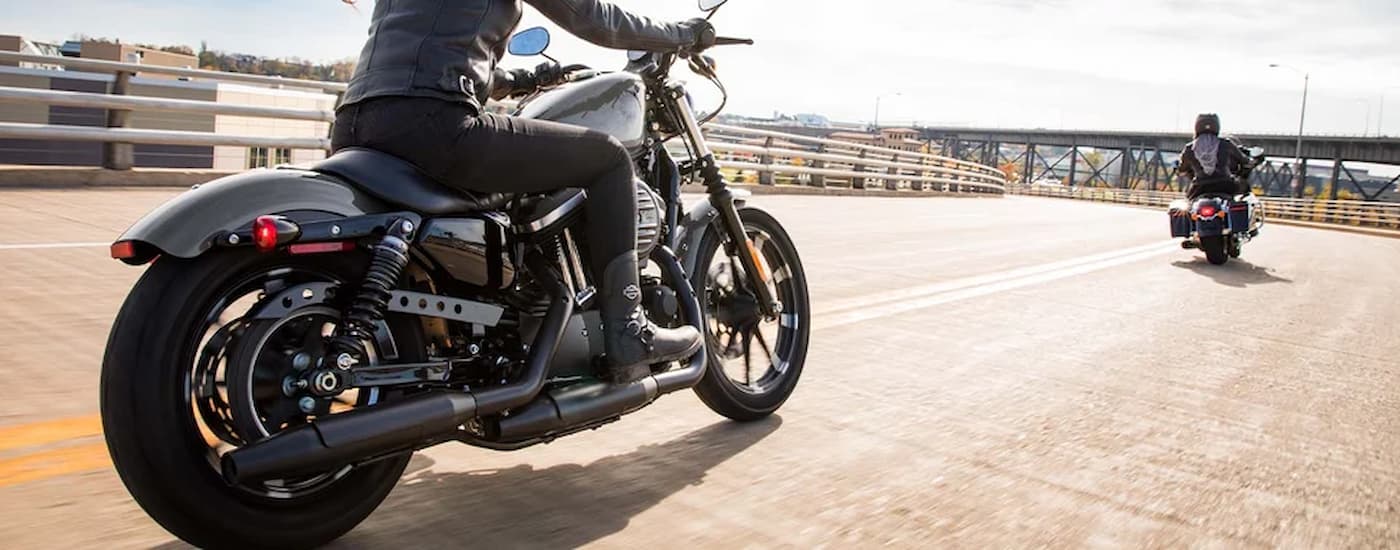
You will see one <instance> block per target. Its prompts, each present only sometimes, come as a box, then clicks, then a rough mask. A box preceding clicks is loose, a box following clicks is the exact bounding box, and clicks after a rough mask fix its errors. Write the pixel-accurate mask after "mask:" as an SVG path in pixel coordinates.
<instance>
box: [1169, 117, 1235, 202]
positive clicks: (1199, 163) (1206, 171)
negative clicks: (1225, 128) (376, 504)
mask: <svg viewBox="0 0 1400 550" xmlns="http://www.w3.org/2000/svg"><path fill="white" fill-rule="evenodd" d="M1253 162H1254V161H1252V160H1250V158H1249V157H1248V156H1245V154H1244V153H1243V152H1241V151H1240V148H1239V146H1237V145H1235V143H1234V142H1232V141H1230V140H1229V139H1224V138H1221V137H1220V116H1219V115H1216V114H1214V113H1205V114H1202V115H1199V116H1197V117H1196V139H1195V140H1193V141H1192V142H1191V143H1188V144H1186V148H1185V149H1182V151H1181V164H1180V165H1178V167H1177V173H1178V174H1179V175H1180V177H1181V178H1182V179H1183V180H1186V181H1190V182H1191V185H1190V186H1189V187H1187V189H1186V197H1187V198H1188V199H1195V198H1197V197H1200V196H1201V195H1207V194H1225V195H1247V194H1249V193H1250V188H1249V182H1248V181H1246V180H1245V178H1242V177H1240V176H1241V175H1243V174H1247V173H1248V171H1249V170H1250V169H1251V168H1253V167H1254V165H1253Z"/></svg>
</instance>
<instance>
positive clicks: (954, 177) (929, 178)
mask: <svg viewBox="0 0 1400 550" xmlns="http://www.w3.org/2000/svg"><path fill="white" fill-rule="evenodd" d="M705 132H706V143H707V144H708V145H709V146H710V149H711V150H713V151H714V152H715V155H716V156H717V157H718V158H719V161H720V166H721V167H723V168H724V169H725V170H727V171H729V172H731V178H733V179H735V180H737V181H740V182H741V183H748V181H747V180H748V179H749V177H750V176H753V177H754V179H755V180H756V181H754V182H752V183H758V184H760V185H797V186H810V187H845V188H850V189H881V190H891V191H900V190H908V191H916V192H917V191H942V192H954V193H991V194H1001V193H1004V192H1005V186H1006V183H1007V182H1006V176H1005V175H1004V174H1002V172H1001V171H999V170H997V169H995V168H992V167H990V166H984V165H981V164H977V163H973V162H967V161H964V160H959V159H955V158H951V157H944V156H940V155H932V154H928V153H923V152H917V151H902V150H898V149H891V148H887V147H879V146H875V145H868V144H863V143H852V142H847V141H837V140H831V139H823V138H815V137H808V136H799V135H793V134H785V133H781V132H774V131H770V130H759V129H756V128H745V127H742V126H731V125H727V124H715V123H711V124H707V125H706V126H705Z"/></svg>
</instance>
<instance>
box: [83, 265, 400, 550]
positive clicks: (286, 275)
mask: <svg viewBox="0 0 1400 550" xmlns="http://www.w3.org/2000/svg"><path fill="white" fill-rule="evenodd" d="M312 258H314V261H313V260H312V259H308V258H304V257H292V256H286V255H268V254H257V253H254V252H251V251H248V252H241V251H240V252H223V253H215V254H207V255H205V256H203V257H200V258H196V259H192V260H183V259H179V258H169V257H167V258H162V259H160V260H158V261H157V262H156V263H155V265H153V266H151V267H150V269H149V270H148V271H147V272H146V274H145V275H144V276H143V277H142V278H141V280H140V281H139V282H138V283H137V284H136V287H135V288H134V289H133V290H132V292H131V294H130V295H129V296H128V297H127V300H126V303H125V304H124V305H123V306H122V310H121V313H120V314H119V315H118V317H117V320H116V322H115V324H114V325H113V327H112V334H111V337H110V339H109V341H108V344H107V353H106V357H105V358H104V360H103V367H102V388H101V398H102V403H101V409H102V424H103V430H104V432H105V435H106V439H107V445H108V448H109V450H110V451H111V454H112V460H113V462H114V464H115V466H116V469H117V472H118V473H119V474H120V476H121V479H122V482H123V483H125V484H126V487H127V489H128V490H129V491H130V492H131V494H132V496H133V497H134V498H135V499H136V501H137V503H139V504H140V505H141V507H142V508H144V509H145V510H146V512H147V513H148V514H150V515H151V517H152V518H154V519H155V520H156V521H157V522H159V523H160V524H161V525H162V526H163V527H165V528H166V529H167V530H169V531H170V532H171V533H173V534H175V535H176V536H178V537H180V538H181V539H184V540H185V541H186V542H189V543H191V544H193V545H195V546H199V547H206V548H209V547H240V548H249V547H258V548H261V547H310V546H317V545H320V544H324V543H326V542H328V541H330V540H333V539H335V538H336V537H339V536H340V535H342V534H344V533H345V532H347V531H349V530H350V529H352V528H353V527H355V525H357V524H358V523H359V522H360V521H362V520H363V519H364V518H365V517H366V516H368V515H369V514H370V513H371V512H373V511H374V509H375V507H377V506H378V505H379V503H380V502H381V501H382V500H383V499H384V498H385V497H386V496H387V495H388V494H389V491H390V490H391V489H392V488H393V486H394V484H395V483H396V482H397V481H398V478H399V476H400V475H401V474H402V473H403V470H404V468H405V466H406V465H407V463H408V460H409V458H410V454H408V453H405V454H403V455H400V456H395V457H391V458H389V459H386V460H382V461H379V462H375V463H372V464H367V465H362V466H355V467H350V466H346V467H342V468H337V469H334V470H332V471H327V472H323V473H320V474H316V475H310V476H303V477H298V478H295V479H278V480H270V481H265V482H259V483H255V484H241V485H230V484H229V483H227V482H225V481H224V479H223V478H222V477H221V476H220V475H219V458H220V457H221V456H222V455H223V454H224V453H226V452H228V451H230V450H232V449H234V448H237V447H238V446H241V445H244V444H246V443H247V442H249V441H255V440H257V439H261V438H263V437H267V436H269V435H272V434H276V433H277V432H279V431H281V430H284V429H286V428H288V427H291V426H295V425H299V424H302V423H306V422H307V421H309V420H310V419H313V418H315V417H316V416H321V415H327V414H334V413H336V412H340V411H342V410H346V409H350V408H354V407H365V406H373V405H375V404H377V403H380V402H383V401H385V400H387V399H389V398H390V397H391V396H389V395H388V394H382V393H381V392H378V391H369V390H365V391H356V390H350V391H347V392H345V393H342V394H340V395H339V396H337V397H336V398H335V399H316V400H315V403H314V406H312V407H304V406H299V400H300V397H305V395H301V396H298V395H297V394H296V392H294V391H292V390H289V389H287V390H284V388H285V386H284V384H285V383H288V382H290V381H293V380H295V378H296V377H295V376H292V374H293V373H294V372H295V371H297V370H303V369H306V368H307V365H308V364H314V362H315V361H316V360H317V358H315V357H314V355H315V354H316V353H317V351H318V348H319V346H320V342H321V341H322V337H323V335H325V334H328V333H329V332H330V331H331V330H332V329H333V328H334V326H335V323H336V321H337V319H338V315H337V313H336V310H334V309H332V308H329V307H325V306H322V305H308V306H305V307H291V308H289V311H287V313H285V314H284V315H281V316H280V318H277V319H265V320H250V319H249V317H248V315H247V314H248V313H250V312H251V311H253V310H254V309H256V308H258V307H260V306H261V305H263V304H265V303H266V302H267V301H268V300H269V299H270V298H271V297H272V296H276V295H278V294H280V293H282V292H283V290H284V289H286V288H290V287H294V286H297V285H302V284H305V283H314V282H328V283H344V282H358V280H359V277H360V276H361V274H362V273H363V269H364V266H365V265H367V261H366V260H365V258H364V257H363V256H361V255H341V256H330V255H321V256H314V257H312ZM380 332H381V333H382V334H381V335H380V336H378V337H376V340H378V341H376V342H370V343H367V347H368V348H370V349H371V354H372V355H374V356H375V357H383V356H384V355H385V354H386V351H387V352H389V353H392V354H397V355H400V356H401V357H400V359H402V360H405V361H414V360H420V359H421V357H419V356H421V353H422V349H423V345H422V341H421V338H422V336H421V329H420V328H419V327H418V324H417V322H416V321H415V320H413V319H412V318H394V319H390V320H389V321H388V322H387V323H386V324H385V325H384V326H383V327H381V330H380ZM308 361H310V363H308ZM308 403H309V402H308Z"/></svg>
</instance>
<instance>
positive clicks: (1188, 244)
mask: <svg viewBox="0 0 1400 550" xmlns="http://www.w3.org/2000/svg"><path fill="white" fill-rule="evenodd" d="M1181 248H1182V250H1191V249H1194V248H1197V247H1196V241H1181Z"/></svg>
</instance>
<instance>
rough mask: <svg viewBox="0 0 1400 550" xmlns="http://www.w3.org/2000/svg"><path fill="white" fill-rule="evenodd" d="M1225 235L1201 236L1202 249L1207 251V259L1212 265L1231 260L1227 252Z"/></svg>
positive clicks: (1222, 263)
mask: <svg viewBox="0 0 1400 550" xmlns="http://www.w3.org/2000/svg"><path fill="white" fill-rule="evenodd" d="M1226 239H1227V237H1225V236H1224V235H1220V236H1216V237H1201V251H1202V252H1205V253H1206V261H1208V262H1210V263H1211V264H1212V265H1224V264H1225V262H1227V261H1229V260H1230V255H1229V254H1228V253H1227V252H1226V250H1225V249H1226V244H1225V240H1226Z"/></svg>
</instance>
